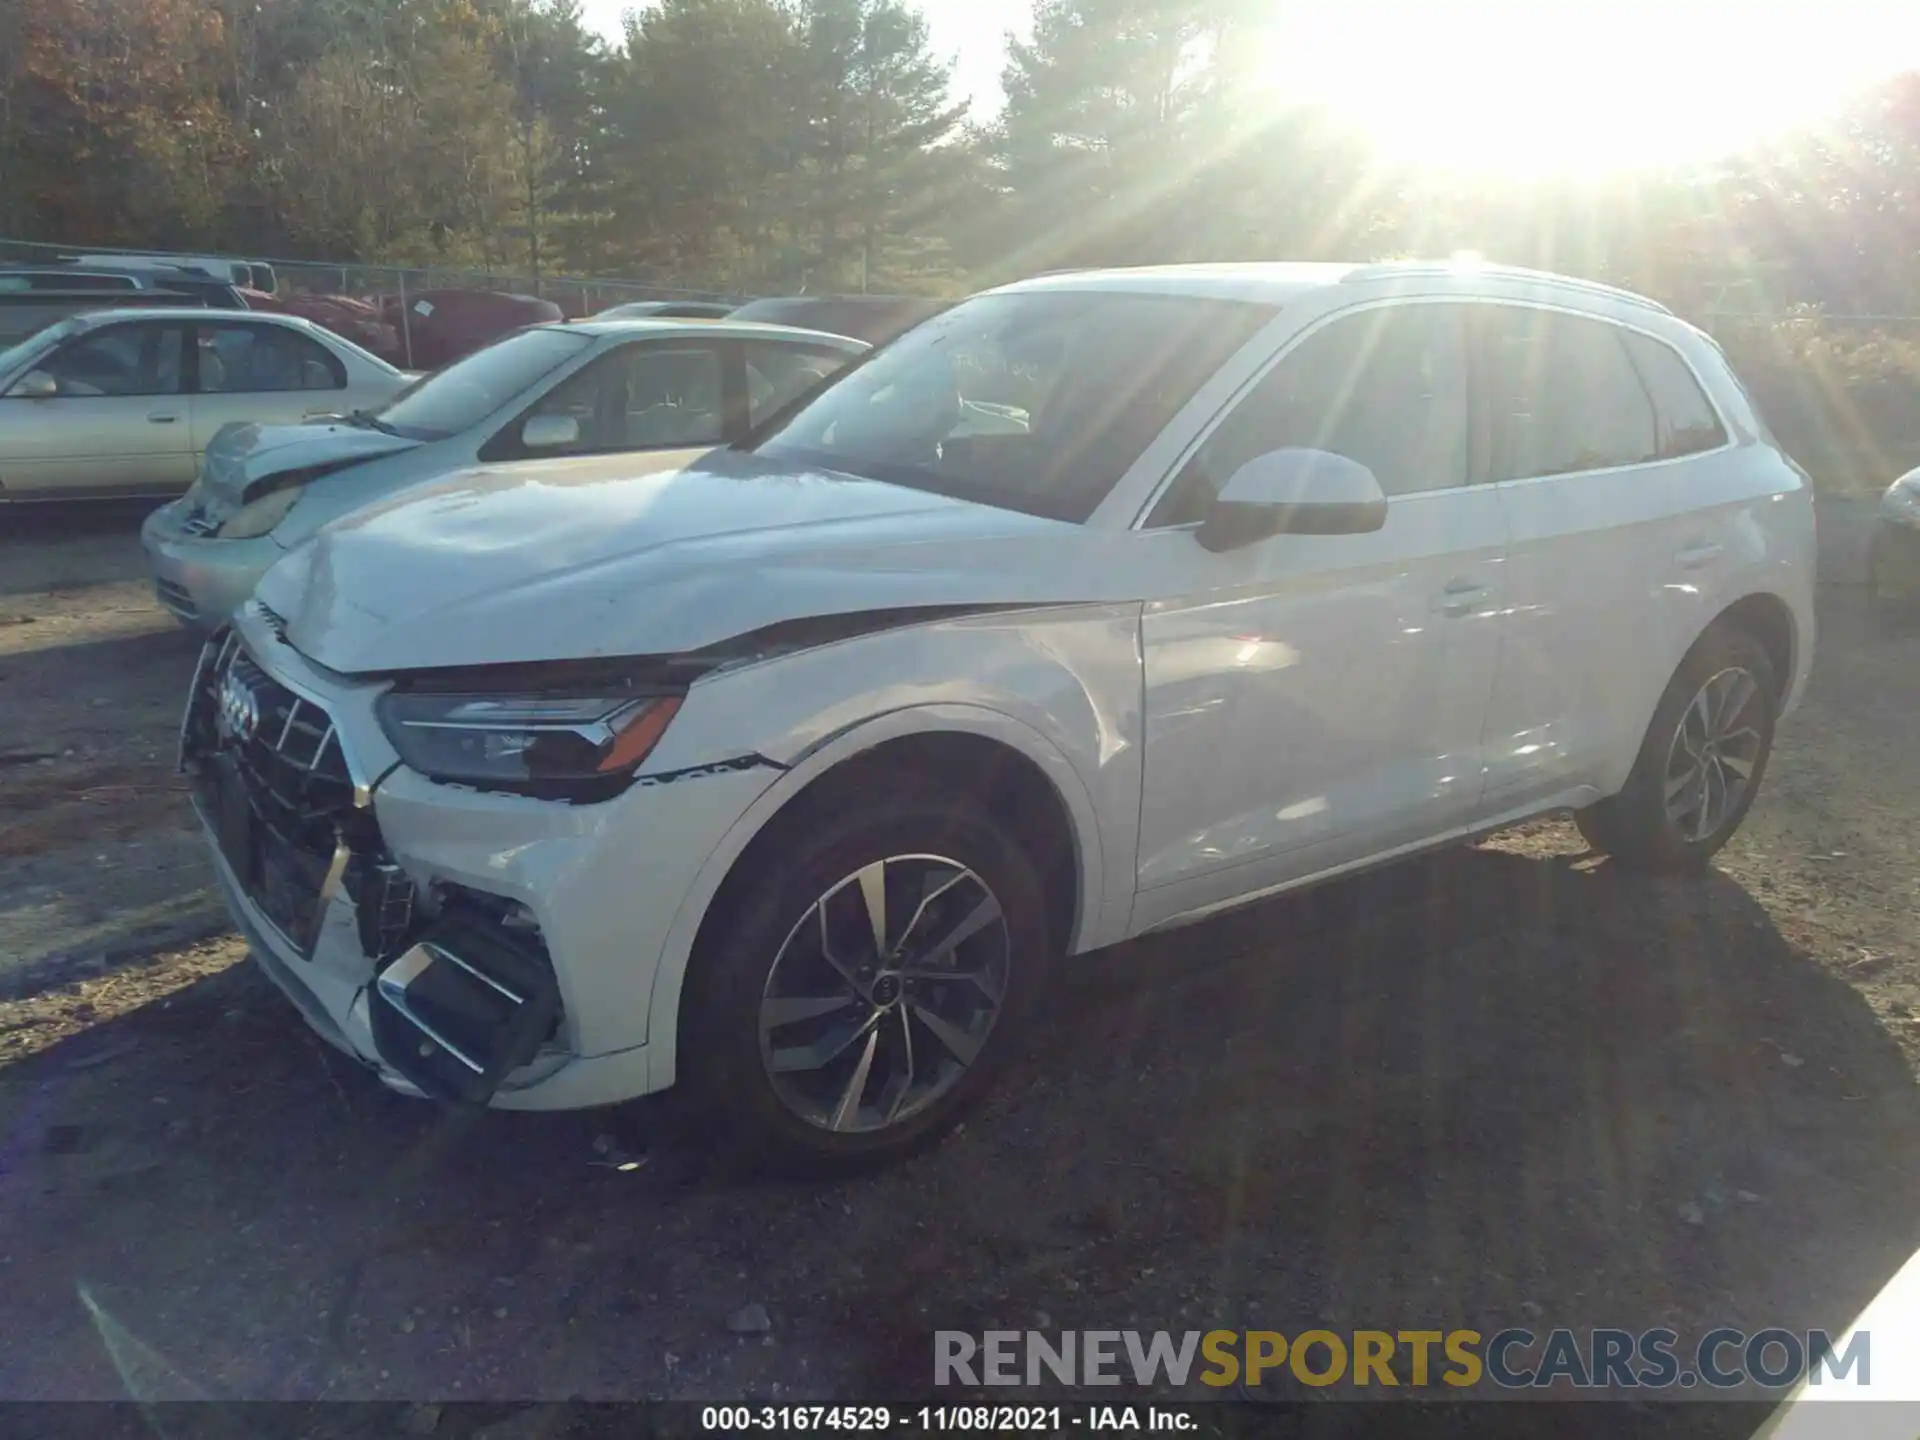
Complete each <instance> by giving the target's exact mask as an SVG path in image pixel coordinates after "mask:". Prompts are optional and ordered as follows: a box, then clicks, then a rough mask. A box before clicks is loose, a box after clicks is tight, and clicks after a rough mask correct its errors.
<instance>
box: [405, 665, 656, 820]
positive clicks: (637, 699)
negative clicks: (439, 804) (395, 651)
mask: <svg viewBox="0 0 1920 1440" xmlns="http://www.w3.org/2000/svg"><path fill="white" fill-rule="evenodd" d="M378 708H379V713H380V724H381V726H382V728H384V729H385V730H386V732H387V739H388V740H390V741H392V742H393V748H394V749H395V750H397V751H399V752H400V758H401V759H402V760H404V761H405V762H406V763H407V764H408V765H410V766H411V767H412V768H413V769H415V770H418V771H419V772H420V773H421V774H422V775H425V776H427V777H428V778H430V779H433V780H446V781H452V782H455V783H457V784H466V785H474V786H478V787H479V788H481V789H483V790H512V791H517V792H519V793H522V794H528V795H544V796H549V797H553V798H559V799H573V800H604V799H607V798H609V797H610V796H613V795H616V794H618V793H619V792H620V791H621V790H623V789H625V788H626V786H627V783H628V782H629V781H630V780H631V779H632V778H633V772H634V770H635V769H636V768H637V767H638V766H639V764H640V762H641V761H642V760H644V759H646V758H647V753H648V752H649V751H651V750H652V749H653V747H654V746H655V745H656V744H658V743H659V740H660V737H661V735H662V734H664V733H665V731H666V728H667V724H668V722H669V721H671V720H672V719H673V716H674V712H675V711H677V710H678V709H679V708H680V697H679V696H678V695H643V696H634V695H577V696H562V697H547V696H540V697H533V696H492V695H440V694H433V693H430V692H421V691H408V690H394V691H389V692H388V693H387V694H386V695H384V696H382V697H381V699H380V701H379V707H378Z"/></svg>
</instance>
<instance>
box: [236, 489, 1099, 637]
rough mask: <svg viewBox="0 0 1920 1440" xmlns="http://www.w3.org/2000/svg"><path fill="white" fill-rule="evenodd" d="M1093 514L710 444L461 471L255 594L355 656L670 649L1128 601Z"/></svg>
mask: <svg viewBox="0 0 1920 1440" xmlns="http://www.w3.org/2000/svg"><path fill="white" fill-rule="evenodd" d="M1110 548H1111V547H1110V544H1109V541H1108V539H1107V537H1105V536H1104V535H1102V534H1101V533H1099V532H1094V531H1089V530H1087V529H1086V528H1085V527H1083V526H1079V525H1072V524H1067V523H1065V522H1062V521H1056V520H1045V519H1039V518H1036V517H1034V516H1030V515H1023V514H1020V513H1018V512H1016V511H1011V510H1002V509H997V508H995V507H992V506H988V505H979V504H974V503H972V502H969V501H964V500H953V499H948V498H946V497H944V496H940V495H934V494H930V493H928V492H925V491H920V490H912V489H907V488H904V487H901V486H896V485H888V484H884V483H881V482H879V481H872V480H859V479H854V478H850V477H847V476H842V475H836V474H832V473H828V472H819V471H807V470H793V469H778V468H773V467H770V466H768V465H766V464H765V463H764V462H760V461H757V460H754V459H752V458H751V457H746V456H741V455H737V454H730V453H728V452H724V451H723V452H715V453H714V454H712V455H710V456H708V457H707V458H706V459H705V460H703V461H700V462H699V463H696V464H691V465H689V464H686V457H685V455H684V454H680V455H676V456H668V457H656V458H655V459H654V460H653V461H652V462H651V468H649V461H648V460H647V458H646V457H636V456H631V455H623V456H602V457H590V458H583V459H580V460H577V461H565V462H553V461H546V462H542V463H540V464H539V465H537V466H504V467H500V468H497V469H481V470H472V471H467V472H465V473H462V474H458V475H454V476H450V477H448V478H447V479H445V480H441V481H436V482H433V483H431V484H428V485H425V486H421V487H417V488H414V489H410V490H407V491H405V492H403V493H402V494H399V495H396V496H394V497H392V498H391V499H389V500H385V501H380V502H376V503H375V504H373V505H371V506H368V507H367V508H365V509H362V510H357V511H355V512H353V513H352V514H350V515H347V516H345V517H343V518H342V519H340V520H338V521H336V522H334V523H333V524H332V525H329V526H327V527H325V528H324V529H322V530H321V531H320V532H319V533H318V534H317V535H316V536H315V537H314V539H313V541H312V542H311V543H310V544H307V545H304V546H301V547H300V548H298V549H296V550H295V551H293V552H292V553H291V554H290V555H288V556H287V558H286V559H284V560H282V561H281V562H280V563H279V564H278V565H276V566H275V567H274V568H273V569H272V570H270V571H268V572H267V575H266V578H265V579H263V580H262V581H261V584H260V589H259V592H258V594H259V598H260V599H261V601H262V602H264V603H265V604H266V605H267V606H269V607H270V608H271V609H273V610H274V611H275V612H277V613H278V614H280V615H281V616H283V617H284V618H285V619H286V621H287V638H288V639H289V641H290V642H291V643H292V644H293V645H294V647H295V648H296V649H298V650H300V651H301V652H302V653H303V654H305V655H306V656H307V657H308V658H309V659H311V660H314V661H316V662H317V663H319V664H321V665H324V666H326V667H327V668H329V669H332V670H336V671H340V672H344V673H349V674H353V673H366V672H374V671H385V670H408V669H418V668H423V667H429V666H450V665H479V664H503V663H511V662H521V661H535V660H571V659H584V658H589V657H592V656H603V655H667V654H675V653H680V652H685V651H688V650H696V649H700V648H702V647H704V646H707V645H711V644H714V643H717V642H719V641H722V640H726V639H729V638H732V637H733V636H737V635H742V634H746V633H748V632H750V631H753V630H757V629H760V628H761V627H763V626H766V625H770V624H773V623H775V622H777V621H781V620H791V619H800V618H806V617H811V616H819V615H837V614H849V613H854V612H859V611H864V610H873V609H884V608H905V607H914V606H948V605H969V604H981V605H991V604H1045V603H1059V602H1071V601H1082V600H1094V599H1103V598H1104V599H1114V598H1121V596H1120V595H1118V594H1101V593H1098V592H1102V591H1112V590H1115V589H1116V588H1123V587H1125V586H1126V585H1128V584H1129V577H1127V576H1126V575H1125V574H1124V569H1125V567H1124V566H1120V565H1117V564H1115V563H1111V562H1113V561H1114V560H1116V559H1117V556H1114V555H1111V554H1109V553H1108V552H1109V550H1110Z"/></svg>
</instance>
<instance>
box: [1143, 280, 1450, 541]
mask: <svg viewBox="0 0 1920 1440" xmlns="http://www.w3.org/2000/svg"><path fill="white" fill-rule="evenodd" d="M1294 448H1299V449H1307V450H1326V451H1330V452H1332V453H1333V454H1336V455H1343V456H1345V457H1346V458H1347V459H1349V460H1357V461H1359V462H1360V463H1361V464H1362V465H1365V466H1366V467H1367V468H1368V469H1369V470H1371V471H1373V474H1374V478H1375V479H1377V480H1378V481H1379V482H1380V488H1381V489H1382V490H1384V491H1385V492H1386V493H1387V494H1388V495H1389V496H1392V495H1415V494H1418V493H1420V492H1421V491H1424V490H1445V489H1448V488H1450V487H1453V486H1456V485H1464V484H1465V483H1466V480H1467V365H1466V327H1465V323H1464V320H1463V318H1462V312H1461V308H1460V307H1459V306H1457V305H1396V306H1386V307H1382V308H1378V309H1373V310H1367V311H1364V312H1362V313H1361V314H1359V315H1353V316H1349V317H1348V318H1346V319H1343V320H1335V321H1334V322H1333V323H1331V324H1330V325H1327V326H1326V327H1325V328H1323V329H1320V330H1317V331H1315V332H1314V333H1313V334H1311V335H1309V336H1308V337H1307V338H1306V339H1305V340H1303V341H1301V342H1300V344H1299V345H1297V346H1296V347H1294V349H1292V350H1290V351H1289V352H1287V354H1286V355H1285V356H1283V357H1282V358H1281V360H1280V362H1279V363H1278V364H1277V365H1275V366H1274V367H1273V369H1271V370H1269V371H1268V372H1267V374H1266V375H1265V376H1264V377H1263V378H1262V379H1261V380H1260V381H1259V382H1258V383H1257V384H1255V386H1254V387H1253V389H1252V390H1251V391H1249V392H1248V393H1247V395H1246V396H1245V397H1244V398H1243V399H1241V400H1240V401H1239V402H1238V403H1236V404H1235V405H1234V407H1233V409H1232V410H1231V411H1230V412H1229V413H1228V415H1227V418H1226V419H1225V420H1223V421H1222V422H1221V423H1220V426H1219V428H1218V429H1216V430H1215V431H1214V432H1213V434H1211V435H1210V436H1208V437H1207V440H1206V443H1204V444H1203V445H1202V446H1201V447H1200V449H1199V451H1198V452H1197V453H1196V454H1195V455H1194V457H1193V459H1192V460H1191V461H1190V462H1189V463H1188V464H1187V466H1186V468H1185V469H1184V470H1182V472H1181V474H1180V478H1179V480H1178V481H1176V482H1175V484H1174V487H1173V489H1172V490H1171V491H1170V492H1169V493H1168V495H1167V498H1166V500H1165V501H1163V502H1162V503H1161V505H1160V506H1159V508H1158V509H1156V511H1155V512H1154V515H1153V517H1152V518H1151V520H1150V521H1149V523H1150V524H1152V525H1185V524H1191V523H1194V522H1197V521H1200V520H1203V519H1205V518H1206V513H1207V510H1208V508H1209V507H1210V506H1211V505H1212V503H1213V500H1214V497H1215V496H1217V495H1218V494H1219V493H1220V487H1221V486H1223V485H1225V484H1226V483H1227V481H1228V480H1229V479H1230V478H1232V476H1233V473H1234V472H1235V471H1236V470H1238V469H1239V468H1240V467H1241V466H1242V465H1244V464H1246V463H1247V462H1248V461H1249V460H1252V459H1254V458H1255V457H1256V456H1260V455H1264V454H1266V453H1268V452H1269V451H1273V450H1286V449H1294Z"/></svg>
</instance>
